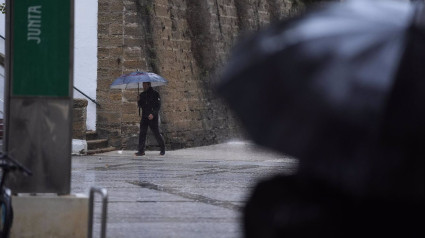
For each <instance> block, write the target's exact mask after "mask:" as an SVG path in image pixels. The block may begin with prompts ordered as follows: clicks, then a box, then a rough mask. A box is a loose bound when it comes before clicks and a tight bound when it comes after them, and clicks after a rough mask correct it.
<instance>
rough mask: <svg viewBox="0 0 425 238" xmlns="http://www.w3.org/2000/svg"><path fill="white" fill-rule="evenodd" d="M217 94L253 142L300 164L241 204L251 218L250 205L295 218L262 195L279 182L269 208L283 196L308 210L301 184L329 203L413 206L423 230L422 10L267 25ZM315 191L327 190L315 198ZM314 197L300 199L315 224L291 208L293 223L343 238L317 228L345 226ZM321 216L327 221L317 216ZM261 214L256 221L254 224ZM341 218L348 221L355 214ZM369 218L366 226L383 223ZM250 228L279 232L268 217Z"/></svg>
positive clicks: (331, 14) (360, 7)
mask: <svg viewBox="0 0 425 238" xmlns="http://www.w3.org/2000/svg"><path fill="white" fill-rule="evenodd" d="M217 91H218V93H219V94H220V95H221V96H222V97H224V99H226V101H227V102H228V103H229V105H230V107H231V108H232V109H233V110H234V111H235V112H236V115H237V116H238V117H239V118H240V120H241V122H242V123H243V125H244V127H245V128H246V130H247V132H248V134H249V135H250V136H251V137H252V139H253V140H254V141H255V142H257V143H258V144H260V145H263V146H266V147H269V148H273V149H275V150H278V151H280V152H283V153H286V154H289V155H291V156H295V157H297V158H299V159H300V167H299V170H298V173H297V175H296V176H295V179H293V178H287V177H283V178H280V180H281V181H280V180H279V179H278V180H279V181H280V182H277V181H273V182H271V183H270V184H264V185H263V186H260V187H259V188H258V190H257V192H256V193H254V197H253V201H252V203H250V204H251V206H248V207H251V208H253V210H255V209H254V207H255V206H253V205H252V204H257V205H259V204H265V203H268V204H267V206H269V207H268V208H270V209H275V212H276V213H277V214H276V213H275V214H274V215H273V216H274V217H275V218H276V217H279V216H281V217H280V219H282V220H283V221H284V220H285V219H286V221H291V220H290V218H294V217H297V216H296V215H295V214H293V213H291V212H289V211H290V210H291V209H289V207H288V206H287V204H288V203H285V205H282V204H281V205H282V206H281V207H280V209H281V210H282V209H283V210H285V209H286V211H287V212H286V213H285V212H281V213H279V212H277V211H279V209H278V208H276V207H273V206H272V205H270V204H273V202H271V201H270V200H269V199H267V198H266V197H264V196H267V195H265V194H267V193H268V192H271V188H273V186H271V185H272V184H273V183H275V184H281V185H282V184H284V185H285V186H282V187H281V190H280V191H278V194H275V196H276V198H275V201H279V198H278V197H280V195H282V197H281V198H282V199H284V200H285V199H286V200H285V201H286V202H288V199H289V200H290V201H292V202H293V204H298V205H300V204H303V205H305V203H302V202H300V201H303V199H302V198H305V196H308V194H307V193H303V192H302V191H301V190H302V189H301V190H298V188H299V187H298V185H305V186H304V188H307V187H310V188H314V189H316V190H315V191H317V192H319V191H322V192H323V194H322V195H323V196H325V197H326V196H329V197H333V198H334V199H335V197H338V199H336V201H335V202H337V201H341V198H342V197H344V198H345V199H353V201H363V202H364V201H366V200H368V199H371V200H373V201H381V200H380V199H383V200H385V199H387V198H393V199H394V201H404V202H406V201H410V202H411V204H414V205H412V206H413V207H415V208H417V209H416V210H417V211H420V212H419V214H421V213H422V215H421V216H420V219H421V221H423V217H424V216H423V211H424V210H423V199H424V159H425V149H424V148H425V9H424V5H423V3H422V2H420V3H415V4H412V3H410V2H408V1H360V0H359V1H343V2H341V3H333V4H328V5H326V6H325V7H323V8H321V9H316V10H314V11H310V12H308V13H306V14H305V15H303V16H301V17H298V18H295V19H291V20H288V21H285V22H281V23H279V24H276V25H274V26H271V27H270V28H268V29H266V30H264V31H262V32H260V33H258V34H256V35H255V36H253V37H252V38H250V39H248V40H245V41H244V42H241V43H240V44H239V45H238V46H237V48H236V49H235V51H234V52H233V55H232V57H231V59H230V61H229V64H228V66H227V69H226V70H225V71H224V74H223V77H222V80H221V82H220V84H219V85H218V87H217ZM313 181H314V182H313ZM312 183H314V184H315V183H318V184H322V185H323V186H324V187H326V188H323V189H322V190H321V189H319V187H320V186H316V185H317V184H316V185H314V186H313V184H312ZM296 184H297V185H296ZM314 189H313V190H314ZM260 190H261V191H262V192H261V193H260V192H258V191H260ZM282 191H286V193H282ZM310 191H311V190H310ZM329 191H331V192H329ZM274 192H276V191H274ZM334 192H336V193H338V195H335V194H334ZM291 193H292V195H291ZM294 193H295V195H294ZM302 193H303V195H301V194H302ZM331 193H332V195H331ZM261 194H263V195H261ZM310 195H311V194H310ZM291 196H293V198H292V200H291ZM313 197H314V196H313ZM322 199H323V200H321V202H318V201H317V200H314V199H313V198H312V200H311V201H310V200H309V202H310V203H311V205H312V207H314V206H313V204H314V202H317V204H320V205H318V207H317V208H318V210H317V214H316V217H314V216H312V217H305V216H304V217H303V215H301V214H303V213H302V211H300V209H299V210H297V214H298V215H299V217H298V220H297V221H298V222H300V223H297V222H294V221H292V222H294V224H296V225H299V224H310V223H309V222H316V223H315V224H316V226H317V227H322V228H323V229H322V228H320V229H319V228H317V227H316V228H317V229H313V228H312V229H311V230H310V231H311V232H312V234H309V233H308V234H306V235H307V236H310V235H314V231H318V230H320V231H323V232H324V234H339V235H341V234H340V233H338V232H339V231H335V230H334V231H332V232H330V231H329V232H328V233H326V232H325V231H324V229H327V228H329V227H328V226H327V225H323V226H320V225H318V224H321V223H317V221H318V220H320V219H319V218H323V219H322V221H323V222H324V223H327V222H329V224H330V223H332V222H330V220H332V219H335V222H336V221H339V222H344V219H342V218H343V217H346V216H342V215H341V213H339V212H336V211H333V212H334V215H335V214H339V215H341V219H338V218H337V217H335V216H333V215H329V214H327V213H326V212H329V209H326V208H325V207H327V205H323V204H325V203H326V202H328V203H329V204H330V203H331V202H330V200H327V199H325V198H323V197H322ZM357 199H358V200H357ZM313 200H314V202H313ZM260 201H262V202H260ZM296 201H298V202H299V203H297V202H296ZM385 201H387V200H385ZM404 202H402V204H404ZM378 203H379V202H378ZM317 204H316V205H317ZM329 204H328V205H329ZM342 204H343V205H342V206H341V207H340V208H344V207H346V203H342ZM360 204H364V203H360ZM367 204H369V205H370V203H367ZM372 204H373V203H372ZM357 205H358V204H357ZM300 206H301V205H300ZM417 206H419V207H417ZM352 207H353V208H354V207H356V206H354V205H353V206H352ZM365 207H368V206H366V205H365ZM372 207H373V206H372ZM263 208H264V207H263ZM268 208H264V209H265V210H267V209H268ZM385 208H387V207H385ZM411 208H412V207H409V209H406V210H405V212H406V213H405V214H404V215H406V214H407V215H411V212H412V211H413V210H415V209H411ZM288 209H289V210H288ZM321 209H322V210H323V211H326V212H324V214H325V213H326V214H327V215H326V216H321V215H323V214H321V213H320V212H321V211H320V210H321ZM248 210H249V209H248ZM253 210H251V211H253ZM301 210H302V209H301ZM337 210H338V209H337ZM339 210H341V209H339ZM354 210H355V209H354ZM382 210H385V209H382ZM400 210H403V209H400ZM258 211H261V209H260V210H258ZM310 211H311V210H310ZM358 211H360V210H358ZM361 211H364V210H361ZM351 212H354V211H353V210H351ZM260 213H261V212H259V213H253V214H256V215H257V217H261V214H260ZM347 213H348V214H353V216H354V217H355V218H358V216H357V215H359V214H358V213H356V214H354V213H349V212H347ZM288 214H291V215H288ZM309 214H310V213H309ZM382 214H384V213H382ZM385 214H387V213H385ZM390 214H391V213H390ZM263 215H264V214H263ZM310 215H311V214H310ZM393 215H394V214H391V216H387V217H388V218H390V219H392V220H393V223H394V222H400V220H399V219H393V218H394V216H393ZM372 217H373V216H370V217H369V218H370V219H371V220H368V221H372V220H374V219H375V218H378V217H379V218H382V216H378V217H373V218H372ZM328 218H329V219H328ZM409 218H410V217H409ZM303 219H305V220H303ZM260 220H261V219H260ZM254 221H256V220H255V219H254V220H253V222H254ZM350 221H351V220H350ZM404 221H407V220H404ZM409 221H411V220H410V219H409ZM257 222H258V223H257V225H258V224H261V222H271V223H273V222H275V223H276V224H280V225H282V223H278V222H277V221H271V220H270V219H262V221H258V220H257ZM302 222H304V223H302ZM248 223H249V222H248ZM254 223H255V222H254ZM283 223H284V222H283ZM393 223H391V224H393ZM311 224H312V223H311ZM404 224H405V223H403V224H402V225H401V226H399V228H400V227H403V225H404ZM414 225H415V224H412V226H414ZM288 226H289V225H288ZM288 226H285V228H288ZM390 226H391V225H390ZM292 227H293V226H292ZM301 227H302V226H299V228H301ZM339 227H341V226H339ZM275 228H276V227H275ZM268 229H269V230H270V231H271V230H273V228H271V227H268ZM276 229H277V228H276ZM335 229H336V230H337V229H339V228H335ZM362 230H363V229H362ZM286 231H288V229H286ZM296 231H297V230H296ZM298 231H299V230H298ZM304 231H308V229H304ZM415 231H417V230H415ZM270 234H272V233H270ZM294 234H296V232H295V233H294ZM421 234H423V232H422V233H421ZM263 235H264V236H263V237H274V236H271V235H270V236H267V235H265V234H263ZM316 236H317V234H316ZM252 237H255V236H252Z"/></svg>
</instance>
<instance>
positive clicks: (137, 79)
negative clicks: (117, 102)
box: [111, 71, 168, 89]
mask: <svg viewBox="0 0 425 238" xmlns="http://www.w3.org/2000/svg"><path fill="white" fill-rule="evenodd" d="M145 82H150V83H151V86H152V87H156V86H162V85H166V84H167V83H168V81H167V80H166V79H165V78H163V77H161V76H159V75H157V74H155V73H150V72H143V71H136V72H132V73H129V74H124V75H121V76H120V77H119V78H117V79H115V81H114V82H113V83H112V84H111V89H130V88H143V83H145Z"/></svg>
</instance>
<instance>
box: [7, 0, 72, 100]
mask: <svg viewBox="0 0 425 238" xmlns="http://www.w3.org/2000/svg"><path fill="white" fill-rule="evenodd" d="M12 11H13V15H12V16H13V26H12V67H13V68H12V77H13V78H12V95H13V96H48V97H68V96H69V94H70V90H69V87H70V36H71V3H70V0H60V1H59V0H19V1H13V10H12Z"/></svg>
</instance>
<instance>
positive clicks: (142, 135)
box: [139, 118, 165, 152]
mask: <svg viewBox="0 0 425 238" xmlns="http://www.w3.org/2000/svg"><path fill="white" fill-rule="evenodd" d="M158 124H159V123H158V118H154V119H152V120H149V119H148V118H142V120H141V121H140V132H139V152H144V151H145V145H146V133H147V132H148V127H149V128H151V131H152V132H153V134H154V136H155V139H156V141H157V142H158V144H159V147H160V148H161V151H162V152H164V151H165V143H164V138H163V137H162V135H161V133H160V131H159V125H158Z"/></svg>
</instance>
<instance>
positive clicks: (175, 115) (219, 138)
mask: <svg viewBox="0 0 425 238" xmlns="http://www.w3.org/2000/svg"><path fill="white" fill-rule="evenodd" d="M298 2H299V1H297V0H99V1H98V3H99V10H98V14H99V16H98V19H99V21H98V22H99V23H98V60H99V63H98V83H97V100H98V102H99V103H100V104H101V108H98V110H97V125H96V128H97V132H98V134H99V136H100V137H102V138H108V139H109V143H110V145H112V146H115V147H117V148H126V149H136V148H137V138H138V130H139V120H140V118H139V116H138V109H137V103H136V97H137V89H133V90H123V91H121V90H110V89H109V86H110V84H111V83H112V81H113V80H114V79H115V78H117V77H119V76H120V75H122V74H124V73H129V72H132V71H136V70H138V69H139V70H142V71H152V72H155V73H158V74H160V75H162V76H163V77H165V78H166V79H168V81H169V84H168V85H167V86H162V87H158V88H156V89H157V90H158V91H159V92H160V94H161V98H162V109H161V113H160V118H161V128H162V131H163V134H164V137H165V141H166V146H167V148H168V149H176V148H182V147H192V146H201V145H209V144H214V143H220V142H223V141H225V140H228V139H231V138H235V137H238V136H240V129H239V128H238V123H236V121H235V119H234V118H233V117H232V115H231V112H230V111H229V110H228V109H227V107H226V106H225V105H224V104H223V103H222V101H221V100H220V99H219V98H217V97H216V95H215V94H214V92H213V87H212V83H213V81H214V79H215V78H216V77H217V75H218V72H219V70H220V69H221V68H222V66H223V64H224V63H225V61H226V59H227V57H228V55H229V51H230V49H231V48H232V46H233V45H234V43H235V42H236V41H237V39H238V37H240V36H242V35H243V34H244V33H246V32H250V31H253V30H257V29H259V28H261V27H263V26H265V25H267V24H269V23H270V22H271V21H275V20H277V19H281V18H284V17H286V16H288V15H290V14H292V12H293V9H294V5H297V3H298ZM298 5H299V4H298ZM151 143H152V144H156V141H151Z"/></svg>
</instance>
